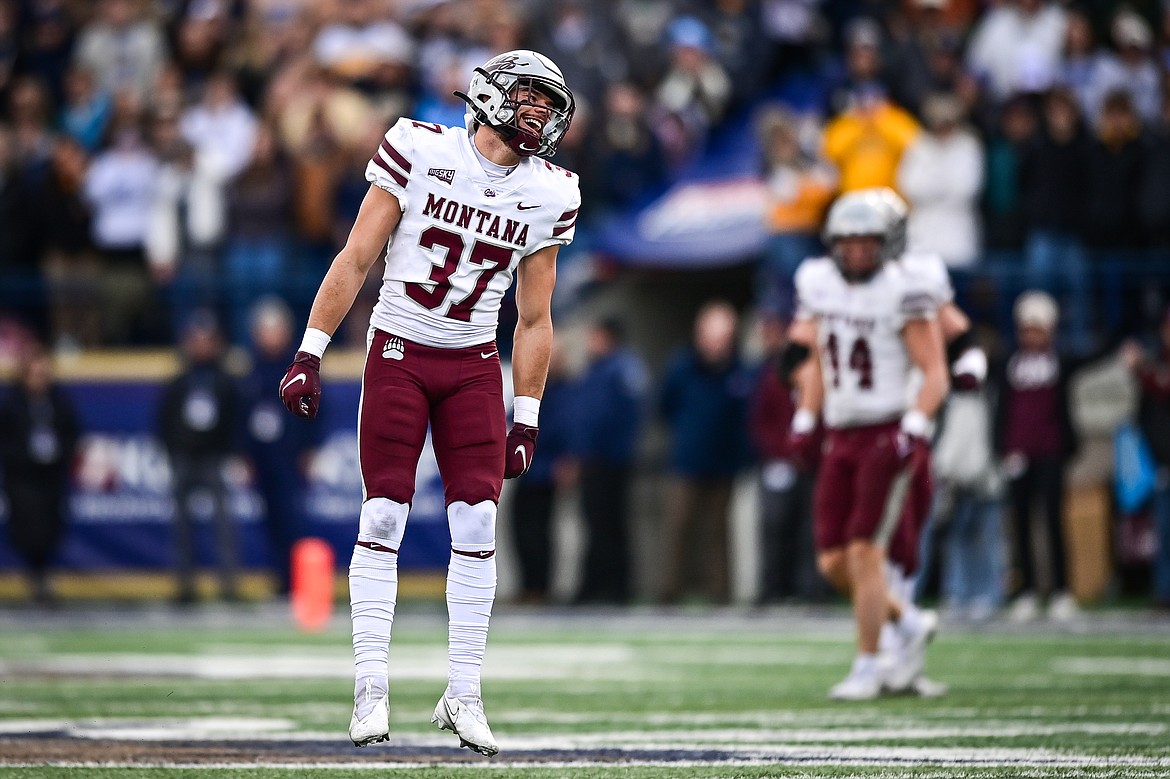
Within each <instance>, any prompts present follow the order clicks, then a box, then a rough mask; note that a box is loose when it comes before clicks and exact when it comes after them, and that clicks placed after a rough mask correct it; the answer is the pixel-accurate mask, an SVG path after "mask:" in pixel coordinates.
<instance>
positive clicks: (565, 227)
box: [553, 219, 577, 238]
mask: <svg viewBox="0 0 1170 779" xmlns="http://www.w3.org/2000/svg"><path fill="white" fill-rule="evenodd" d="M575 224H577V220H576V219H574V220H573V221H572V222H569V223H568V224H567V225H561V226H560V227H554V228H553V237H554V238H555V237H556V236H558V235H560V234H561V233H567V232H569V231H570V230H572V229H573V226H574V225H575Z"/></svg>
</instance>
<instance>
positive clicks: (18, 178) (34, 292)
mask: <svg viewBox="0 0 1170 779" xmlns="http://www.w3.org/2000/svg"><path fill="white" fill-rule="evenodd" d="M19 165H20V161H19V159H18V157H17V155H16V149H15V148H14V146H13V138H12V133H11V131H10V130H9V129H8V128H7V127H5V126H4V125H0V274H2V278H3V280H4V282H5V283H4V286H3V288H0V289H2V292H0V314H5V315H7V316H11V317H15V318H16V319H18V320H20V321H21V322H23V323H24V324H25V325H26V326H31V327H34V328H37V327H40V325H41V322H42V320H43V316H44V312H43V310H42V306H41V305H40V302H39V299H40V296H41V285H42V280H41V274H40V271H39V269H38V268H37V262H36V254H35V252H34V247H33V244H32V239H33V236H32V235H30V233H29V218H30V215H29V185H28V182H27V177H26V176H25V175H24V174H23V173H22V172H21V170H20V167H19Z"/></svg>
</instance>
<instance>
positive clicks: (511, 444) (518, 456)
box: [504, 423, 540, 479]
mask: <svg viewBox="0 0 1170 779" xmlns="http://www.w3.org/2000/svg"><path fill="white" fill-rule="evenodd" d="M539 432H540V431H539V430H538V429H537V428H535V427H532V426H530V425H521V424H517V423H512V427H511V428H510V429H509V430H508V444H507V449H506V450H505V452H504V478H505V479H515V478H516V477H517V476H523V475H524V474H525V473H528V469H529V468H531V467H532V457H533V455H535V454H536V434H537V433H539Z"/></svg>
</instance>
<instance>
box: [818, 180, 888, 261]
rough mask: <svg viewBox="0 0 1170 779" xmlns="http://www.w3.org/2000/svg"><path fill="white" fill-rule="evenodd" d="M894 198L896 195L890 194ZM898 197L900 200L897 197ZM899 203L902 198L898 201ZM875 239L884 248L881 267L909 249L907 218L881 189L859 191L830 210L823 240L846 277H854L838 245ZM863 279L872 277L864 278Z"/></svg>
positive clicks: (836, 201) (838, 201)
mask: <svg viewBox="0 0 1170 779" xmlns="http://www.w3.org/2000/svg"><path fill="white" fill-rule="evenodd" d="M891 194H893V193H892V192H891ZM895 197H897V196H896V195H895ZM899 200H900V198H899ZM860 236H873V237H875V238H878V239H879V240H880V246H881V248H880V249H879V251H878V265H877V266H875V267H874V269H873V271H872V272H874V273H876V272H877V269H878V267H879V266H880V264H881V263H882V262H885V261H887V260H893V259H897V257H899V256H900V255H901V252H902V249H904V248H905V245H906V221H905V217H904V215H899V213H898V212H897V211H896V210H895V209H894V208H893V207H892V206H891V204H890V202H889V201H888V200H887V199H886V198H885V197H883V196H882V195H881V194H880V190H878V189H876V188H875V189H859V190H854V191H852V192H846V193H845V194H843V195H841V196H840V197H838V198H837V199H836V200H835V201H834V202H833V205H832V206H831V207H830V208H829V214H828V216H827V217H826V218H825V226H824V230H823V231H822V234H821V239H822V240H823V241H824V243H825V245H826V246H828V247H829V253H830V254H831V255H832V257H833V259H834V260H836V262H837V266H838V267H839V268H841V272H842V273H843V274H844V275H845V276H846V277H850V276H854V275H856V274H851V273H849V272H847V271H846V268H845V265H844V262H843V259H842V257H841V256H840V252H839V250H838V248H837V245H836V244H837V241H838V240H840V239H842V238H851V237H860ZM862 275H863V277H864V276H868V275H872V274H862Z"/></svg>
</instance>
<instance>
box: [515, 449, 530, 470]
mask: <svg viewBox="0 0 1170 779" xmlns="http://www.w3.org/2000/svg"><path fill="white" fill-rule="evenodd" d="M516 451H517V452H518V453H519V454H520V461H521V462H523V463H524V467H523V468H521V469H520V473H524V472H525V471H527V470H528V453H527V452H526V451H524V445H523V444H521V445H520V446H517V447H516Z"/></svg>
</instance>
